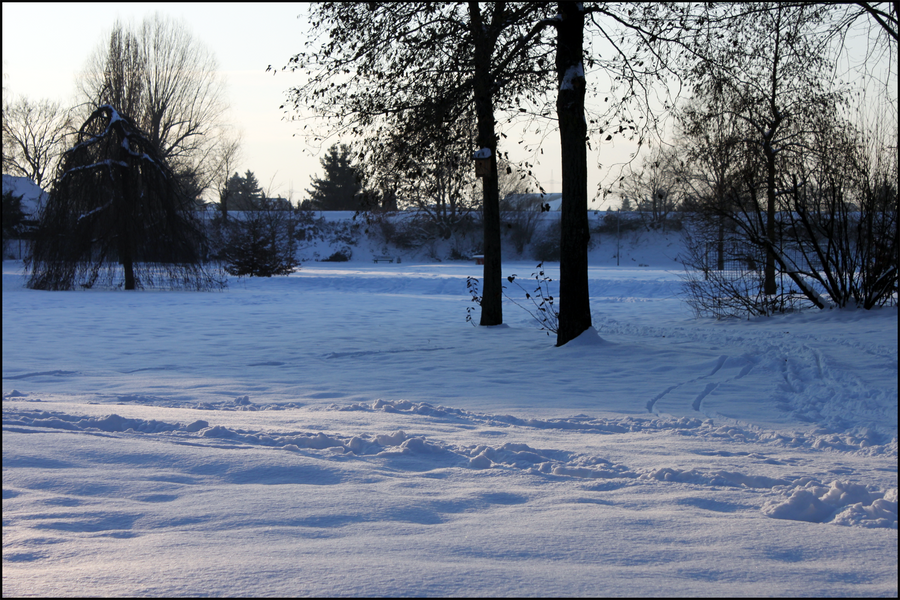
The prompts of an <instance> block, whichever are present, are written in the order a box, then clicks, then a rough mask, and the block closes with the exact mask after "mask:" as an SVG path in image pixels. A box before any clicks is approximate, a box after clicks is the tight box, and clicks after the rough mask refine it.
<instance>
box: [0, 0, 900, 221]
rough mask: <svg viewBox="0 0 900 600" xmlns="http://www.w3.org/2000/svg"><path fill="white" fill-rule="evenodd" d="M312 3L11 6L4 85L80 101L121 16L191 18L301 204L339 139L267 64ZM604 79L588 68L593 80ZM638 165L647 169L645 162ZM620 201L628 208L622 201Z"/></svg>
mask: <svg viewBox="0 0 900 600" xmlns="http://www.w3.org/2000/svg"><path fill="white" fill-rule="evenodd" d="M306 9H307V6H306V5H304V3H293V4H284V3H228V2H224V3H215V4H213V3H189V2H187V3H112V4H106V3H96V4H95V3H19V2H4V3H3V6H2V10H3V88H4V91H5V92H7V93H10V94H13V95H20V94H21V95H25V96H28V97H29V98H31V99H32V100H39V99H42V98H48V99H51V100H59V101H61V102H63V103H64V104H68V105H72V104H74V102H73V100H74V97H75V80H76V76H77V74H78V73H79V72H80V71H82V70H83V69H84V66H85V64H86V62H87V60H88V59H89V57H90V56H91V54H92V53H93V52H94V50H95V49H96V48H97V47H98V45H99V44H101V43H102V42H104V40H106V39H107V36H108V35H109V32H110V31H111V29H112V26H113V24H114V23H115V21H116V20H117V19H119V20H121V21H122V22H123V23H125V24H134V25H138V24H139V23H140V22H141V21H142V20H143V18H144V17H145V16H148V15H151V14H152V13H153V12H156V11H159V12H161V13H163V14H165V15H168V16H170V17H173V18H175V19H183V20H184V22H185V23H186V24H187V25H188V27H189V29H190V31H191V33H192V34H193V36H194V37H195V38H196V39H197V40H198V41H200V42H202V43H203V44H205V45H206V46H207V47H208V48H209V49H210V50H211V51H212V52H213V53H214V54H215V56H216V59H217V60H218V62H219V66H220V69H221V71H222V74H223V76H224V79H225V81H226V100H227V101H228V103H229V104H230V106H231V123H232V125H233V126H234V127H235V128H236V129H237V130H239V131H240V132H241V134H242V140H243V153H242V154H243V161H242V162H241V164H240V165H239V166H238V171H240V172H241V173H243V172H244V171H246V170H248V169H249V170H251V171H253V172H254V173H255V174H256V176H257V179H258V180H259V182H260V184H261V185H262V186H263V187H264V188H265V189H266V190H267V191H269V192H270V193H271V194H272V195H275V194H280V195H282V196H286V197H291V198H292V199H293V201H294V202H298V201H301V200H303V199H304V198H305V197H306V194H305V191H304V190H305V189H306V188H308V187H310V177H311V176H313V175H321V165H320V163H319V158H320V157H321V156H322V154H323V153H324V149H325V148H327V147H328V146H330V145H331V143H332V140H328V141H326V142H325V144H324V147H322V148H313V147H310V146H309V145H308V144H307V141H306V140H305V139H304V138H303V137H301V135H300V134H299V133H300V131H301V128H302V125H301V126H298V125H296V124H295V123H290V122H287V121H285V120H284V116H285V115H284V111H282V110H280V109H279V108H278V107H279V106H280V105H281V104H283V103H284V101H285V98H286V96H285V92H286V90H287V89H288V88H290V87H291V86H293V85H297V84H299V83H300V82H301V75H300V74H299V73H290V72H287V71H279V73H278V74H277V75H274V76H273V75H272V73H266V67H267V66H268V65H272V66H273V67H276V68H278V69H279V70H280V68H281V67H283V66H284V65H285V64H286V63H287V61H288V59H289V58H290V57H291V56H293V55H294V54H296V53H298V52H300V51H301V50H302V49H303V43H304V41H305V40H306V36H307V27H308V26H307V23H306V21H305V19H303V18H298V16H299V15H301V14H305V11H306ZM862 47H865V45H863V46H862ZM894 69H895V70H896V67H894ZM596 76H597V75H596V74H594V73H591V74H588V78H589V79H591V78H592V77H596ZM895 78H896V75H895ZM894 102H895V103H896V93H895V95H894ZM499 118H500V115H499V114H498V119H499ZM548 125H549V124H548ZM544 129H545V133H546V128H544ZM506 133H507V134H508V137H507V138H505V139H501V148H500V150H501V151H503V150H506V151H509V153H510V157H511V158H513V159H514V160H522V159H526V158H529V156H528V155H527V154H526V153H525V152H523V151H521V148H522V147H523V146H522V145H520V144H518V141H519V139H520V137H521V136H519V137H517V136H516V134H515V132H514V131H513V130H508V129H507V130H506ZM294 134H297V135H296V136H295V135H294ZM334 141H337V140H334ZM526 141H528V142H534V141H535V140H533V139H532V140H526ZM542 147H543V150H544V152H543V155H539V156H537V158H538V160H539V164H537V165H536V166H535V168H534V173H535V174H536V175H537V176H538V178H539V179H540V180H541V183H542V184H543V186H544V189H545V190H546V191H547V192H559V191H561V184H560V179H561V168H560V154H559V137H558V134H557V133H556V132H551V133H550V134H549V135H547V136H546V138H545V140H544V142H543V144H542ZM598 149H599V152H598ZM635 149H636V146H634V145H633V144H630V143H628V142H626V141H625V140H622V139H620V138H618V137H616V138H614V139H613V141H611V142H607V143H603V144H602V145H599V148H598V143H597V141H596V140H595V141H593V145H592V149H591V151H590V152H589V153H588V195H589V197H593V196H594V194H595V193H596V191H597V185H598V183H600V181H601V180H602V179H603V178H604V177H606V176H607V175H608V173H609V171H608V170H603V171H601V170H600V169H599V168H598V164H599V163H603V164H604V165H605V166H607V167H609V166H612V165H614V164H617V163H621V162H623V161H626V160H627V159H628V155H629V153H631V152H634V150H635ZM634 166H635V167H639V166H640V161H636V162H635V164H634ZM291 192H293V193H291ZM610 201H611V202H610V203H611V204H613V205H614V206H618V199H612V198H611V199H610ZM591 208H594V209H597V208H601V205H600V203H599V201H598V202H596V203H592V204H591Z"/></svg>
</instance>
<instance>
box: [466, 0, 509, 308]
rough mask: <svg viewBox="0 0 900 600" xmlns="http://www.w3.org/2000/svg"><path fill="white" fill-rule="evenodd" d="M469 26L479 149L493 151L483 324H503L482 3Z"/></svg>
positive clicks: (488, 50) (486, 196) (486, 191)
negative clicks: (473, 62)
mask: <svg viewBox="0 0 900 600" xmlns="http://www.w3.org/2000/svg"><path fill="white" fill-rule="evenodd" d="M469 23H470V26H471V28H472V40H473V43H474V44H475V53H474V54H475V80H474V88H475V117H476V119H477V123H478V147H479V148H487V149H488V150H490V152H491V159H490V160H491V172H490V174H488V175H486V176H484V177H483V178H482V179H481V185H482V202H483V208H482V210H483V213H484V288H483V290H482V298H481V325H485V326H490V325H500V324H502V323H503V284H502V278H503V273H502V267H501V262H500V189H499V182H498V179H497V136H496V134H495V133H494V101H493V96H492V88H493V81H492V80H491V55H492V54H493V46H494V42H493V37H492V36H493V34H491V33H488V32H486V31H485V26H484V22H483V20H482V18H481V9H480V7H479V5H478V2H469Z"/></svg>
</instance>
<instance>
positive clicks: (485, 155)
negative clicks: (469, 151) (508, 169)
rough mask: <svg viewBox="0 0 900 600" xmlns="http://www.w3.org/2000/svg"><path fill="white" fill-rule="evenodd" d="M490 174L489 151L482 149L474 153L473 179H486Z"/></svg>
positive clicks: (488, 149)
mask: <svg viewBox="0 0 900 600" xmlns="http://www.w3.org/2000/svg"><path fill="white" fill-rule="evenodd" d="M490 174H491V150H490V148H482V149H481V150H478V151H476V152H475V177H488V176H489V175H490Z"/></svg>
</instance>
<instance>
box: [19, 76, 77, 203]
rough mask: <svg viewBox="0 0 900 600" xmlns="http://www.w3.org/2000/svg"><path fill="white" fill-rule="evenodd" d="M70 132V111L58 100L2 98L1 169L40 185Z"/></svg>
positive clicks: (50, 171)
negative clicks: (11, 99)
mask: <svg viewBox="0 0 900 600" xmlns="http://www.w3.org/2000/svg"><path fill="white" fill-rule="evenodd" d="M4 96H5V94H4ZM72 133H74V132H73V128H72V121H71V112H70V111H69V110H67V109H65V108H63V107H62V105H61V104H60V103H59V102H53V101H50V100H39V101H37V102H34V101H32V100H29V99H28V98H26V97H24V96H21V97H19V98H17V99H15V100H13V101H8V100H7V99H6V98H5V97H4V100H3V172H4V173H8V174H10V175H20V176H23V177H28V178H30V179H32V180H33V181H34V182H35V183H36V184H37V185H38V186H42V185H43V184H44V183H45V180H46V179H47V177H48V175H50V174H51V173H52V172H53V169H54V168H55V166H56V162H57V160H58V159H59V156H60V155H61V154H62V153H63V151H64V150H65V147H66V137H67V136H68V135H71V134H72Z"/></svg>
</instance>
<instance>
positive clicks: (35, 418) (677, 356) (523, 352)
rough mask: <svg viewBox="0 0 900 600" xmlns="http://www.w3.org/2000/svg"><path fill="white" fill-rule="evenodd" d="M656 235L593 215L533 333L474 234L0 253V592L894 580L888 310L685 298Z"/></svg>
mask: <svg viewBox="0 0 900 600" xmlns="http://www.w3.org/2000/svg"><path fill="white" fill-rule="evenodd" d="M673 239H675V238H673ZM654 243H655V245H654ZM672 243H673V242H671V241H668V242H664V243H663V242H659V243H656V242H653V241H652V240H651V241H649V242H648V241H647V240H646V239H645V240H643V241H642V242H640V243H637V242H635V243H634V244H632V245H631V246H629V247H628V248H627V249H626V250H624V251H623V256H622V257H621V258H622V262H623V265H622V266H621V267H616V266H615V258H612V259H610V256H611V255H612V254H613V252H614V249H615V240H613V241H612V242H610V241H609V240H603V244H601V246H600V247H599V248H597V249H595V250H594V251H593V254H592V264H594V265H596V266H593V267H592V268H591V270H590V283H591V288H590V289H591V296H592V307H593V319H594V325H595V330H590V331H588V332H587V333H586V334H585V335H583V336H582V337H581V338H579V339H577V340H576V341H574V342H572V343H570V344H568V345H566V346H564V347H561V348H556V347H554V343H555V339H554V338H553V337H552V336H547V335H546V333H545V332H543V331H540V330H538V329H537V328H535V327H534V321H533V320H532V318H531V316H530V315H528V314H527V313H526V312H525V311H523V310H521V309H519V308H518V307H516V306H515V305H513V304H512V303H509V302H507V303H505V305H504V321H505V323H506V324H505V325H504V326H502V327H490V328H483V327H473V326H472V325H471V324H469V323H467V322H466V319H465V317H466V308H467V307H468V306H471V298H470V296H469V295H468V294H467V289H466V277H467V276H474V277H478V278H480V277H481V276H482V272H481V269H482V267H479V266H476V265H475V264H474V262H472V263H470V262H444V263H425V262H421V261H420V260H416V259H415V257H410V258H406V257H405V258H404V259H403V262H402V263H401V264H396V263H379V264H374V263H373V262H372V260H371V259H370V258H368V257H366V256H363V253H362V252H356V254H357V255H359V256H358V257H355V260H354V261H353V262H349V263H324V262H322V263H319V262H312V261H308V262H304V264H303V267H302V269H301V270H300V271H298V272H296V273H294V274H293V275H292V276H290V277H280V278H278V277H276V278H271V279H235V278H232V279H230V280H229V288H228V289H227V290H226V291H224V292H213V293H196V292H193V293H192V292H170V291H147V292H137V293H135V292H122V291H100V290H93V291H79V292H39V291H32V290H27V289H25V288H23V285H22V277H21V274H20V273H21V268H22V263H21V262H16V261H6V262H4V263H3V268H4V271H3V593H4V595H5V596H22V595H41V596H82V595H93V596H138V595H158V596H199V595H220V596H279V597H281V596H297V595H318V596H334V595H357V596H385V595H389V596H475V597H479V596H551V595H557V596H592V597H597V596H615V595H619V596H699V595H704V596H713V595H715V596H737V595H751V596H762V595H778V596H800V595H803V596H849V595H863V596H891V597H896V595H897V308H896V307H892V308H884V309H878V310H873V311H862V310H845V311H838V310H833V311H825V312H822V311H810V312H804V313H801V314H793V315H783V316H777V317H772V318H768V319H754V320H751V321H720V322H716V321H711V320H697V319H695V318H694V317H693V315H692V313H691V312H690V310H689V308H688V307H687V306H686V305H685V304H684V302H683V301H682V298H681V297H680V289H681V288H680V285H681V284H680V277H679V274H680V269H681V265H680V263H679V262H677V261H676V260H674V256H675V255H676V254H677V251H676V250H675V249H673V246H672ZM610 244H612V246H610ZM676 246H677V244H676ZM610 248H612V249H613V252H610V251H609V250H610ZM323 252H324V251H323ZM631 258H634V259H635V260H631ZM625 263H627V266H626V264H625ZM639 264H645V265H647V266H643V267H641V266H638V265H639ZM533 271H534V263H533V262H531V261H525V262H509V263H504V266H503V274H504V276H507V275H511V274H514V273H515V274H517V275H518V276H519V277H520V278H527V276H528V275H529V274H530V273H531V272H533ZM558 272H559V270H558V264H557V265H549V266H548V268H547V274H548V275H550V276H551V277H553V278H554V279H556V278H557V277H558ZM516 290H517V288H514V287H512V288H511V289H509V290H507V291H508V293H510V294H513V293H514V291H516Z"/></svg>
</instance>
